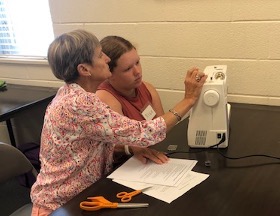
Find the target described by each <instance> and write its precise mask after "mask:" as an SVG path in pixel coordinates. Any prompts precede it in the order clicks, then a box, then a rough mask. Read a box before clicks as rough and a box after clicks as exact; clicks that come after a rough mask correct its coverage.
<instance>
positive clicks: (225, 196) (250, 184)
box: [52, 104, 280, 216]
mask: <svg viewBox="0 0 280 216" xmlns="http://www.w3.org/2000/svg"><path fill="white" fill-rule="evenodd" d="M231 105H232V111H231V119H230V138H229V146H228V148H227V149H224V150H222V153H223V154H225V155H228V156H231V157H239V156H246V155H252V154H266V155H274V156H277V157H278V158H279V157H280V107H269V106H258V105H246V104H231ZM187 123H188V119H186V120H184V121H182V122H181V123H180V124H178V125H177V126H176V127H175V128H174V129H172V130H171V131H170V133H169V134H168V136H167V138H166V140H164V141H163V142H162V143H159V144H158V145H156V146H155V148H156V149H159V150H163V151H167V146H168V145H170V144H175V145H178V149H177V151H182V152H183V151H192V152H193V153H177V154H172V155H171V156H172V157H176V158H186V159H195V160H198V163H197V165H196V166H195V167H194V169H193V170H194V171H197V172H202V173H207V174H209V175H210V176H209V177H208V178H207V179H206V180H205V181H203V182H202V183H201V184H199V185H197V186H196V187H194V188H192V189H191V190H190V191H188V192H187V193H185V194H184V195H183V196H181V197H179V198H178V199H176V200H174V201H173V202H172V203H171V204H167V203H165V202H163V201H160V200H157V199H155V198H152V197H149V196H147V195H145V194H141V195H138V196H136V197H134V199H133V201H134V202H148V203H149V204H150V205H149V207H148V208H140V209H113V210H112V209H104V210H100V211H96V212H85V211H82V210H81V209H80V208H79V203H80V202H81V201H83V200H85V199H86V198H87V197H88V196H100V195H102V196H105V197H106V198H107V199H109V200H110V201H115V202H117V201H118V199H117V198H116V197H115V196H116V193H117V192H120V191H123V190H128V189H127V188H126V187H125V186H122V185H119V184H117V183H114V182H112V181H111V180H110V179H107V178H102V179H101V180H99V181H97V182H96V183H94V184H93V185H91V186H90V187H89V188H87V189H86V190H84V191H83V192H81V193H80V194H79V195H77V196H76V197H74V198H73V199H72V200H70V201H69V202H68V203H66V204H65V205H63V206H62V207H61V208H59V209H57V210H56V211H54V212H53V214H52V216H64V215H65V216H70V215H71V216H79V215H102V216H106V215H110V216H112V215H114V216H131V215H134V216H143V215H145V216H172V215H174V216H186V215H190V216H191V215H198V216H212V215H213V216H243V215H244V216H251V215H265V216H274V215H275V216H278V215H280V160H279V159H272V158H267V157H249V158H246V159H236V160H232V159H226V158H225V157H223V156H221V154H219V153H218V151H217V149H205V151H202V152H199V153H195V152H196V151H197V149H190V148H189V147H188V145H187V137H186V134H187V133H186V132H187ZM206 160H209V161H210V162H211V164H210V166H205V161H206Z"/></svg>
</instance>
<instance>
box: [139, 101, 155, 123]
mask: <svg viewBox="0 0 280 216" xmlns="http://www.w3.org/2000/svg"><path fill="white" fill-rule="evenodd" d="M141 114H142V116H143V117H144V118H145V119H146V120H152V119H153V118H154V117H155V116H156V112H155V111H154V109H153V107H152V106H151V105H148V106H147V107H146V108H145V109H144V111H143V112H142V113H141Z"/></svg>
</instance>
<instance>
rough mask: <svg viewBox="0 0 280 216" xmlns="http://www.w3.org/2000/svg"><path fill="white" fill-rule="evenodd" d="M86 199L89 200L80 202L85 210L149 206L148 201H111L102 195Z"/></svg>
mask: <svg viewBox="0 0 280 216" xmlns="http://www.w3.org/2000/svg"><path fill="white" fill-rule="evenodd" d="M87 199H88V200H89V201H83V202H81V203H80V208H81V209H83V210H85V211H97V210H100V209H102V208H113V209H114V208H143V207H148V206H149V203H113V202H110V201H109V200H106V199H105V198H104V197H103V196H97V197H88V198H87Z"/></svg>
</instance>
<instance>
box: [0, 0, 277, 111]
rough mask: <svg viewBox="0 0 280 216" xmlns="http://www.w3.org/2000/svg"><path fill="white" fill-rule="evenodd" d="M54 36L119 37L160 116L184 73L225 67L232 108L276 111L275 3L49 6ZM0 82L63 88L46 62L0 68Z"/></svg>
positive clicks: (178, 92) (83, 1)
mask: <svg viewBox="0 0 280 216" xmlns="http://www.w3.org/2000/svg"><path fill="white" fill-rule="evenodd" d="M49 3H50V9H51V15H52V19H53V27H54V32H55V35H59V34H61V33H63V32H67V31H70V30H73V29H77V28H82V29H85V30H89V31H91V32H93V33H94V34H95V35H96V36H97V37H98V38H99V39H101V38H102V37H104V36H106V35H121V36H124V37H125V38H127V39H129V40H130V41H132V42H133V43H134V44H135V46H136V47H137V49H138V52H139V54H140V55H141V62H142V67H143V74H144V79H145V80H147V81H149V82H151V83H152V84H154V85H155V87H156V88H157V89H158V91H159V93H160V96H161V98H162V101H163V105H164V109H165V110H168V109H169V108H170V107H172V106H173V105H174V103H175V102H176V101H178V100H179V99H180V98H182V96H183V93H182V90H183V77H184V75H185V73H186V71H187V69H188V68H190V67H192V66H198V67H199V68H201V69H202V70H203V69H204V67H206V66H207V65H213V64H226V65H228V71H227V74H228V94H229V95H228V100H229V102H241V103H253V104H265V105H277V106H279V105H280V77H279V70H280V40H279V38H280V1H275V0H250V1H244V0H211V1H206V0H199V1H197V0H188V1H186V0H102V1H100V0H79V1H75V0H59V1H57V0H49ZM0 79H5V80H6V81H8V82H11V83H21V84H28V85H43V86H57V87H58V86H60V85H61V84H62V83H61V82H58V81H57V80H56V79H55V78H54V76H53V75H52V73H51V71H50V70H49V68H48V66H47V63H46V62H37V63H33V62H28V63H26V62H21V63H19V64H18V63H13V62H12V63H11V62H0Z"/></svg>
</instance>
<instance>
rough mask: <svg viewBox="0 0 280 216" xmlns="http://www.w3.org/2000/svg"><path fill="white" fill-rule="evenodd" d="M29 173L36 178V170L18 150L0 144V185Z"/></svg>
mask: <svg viewBox="0 0 280 216" xmlns="http://www.w3.org/2000/svg"><path fill="white" fill-rule="evenodd" d="M29 171H32V173H33V175H34V176H35V177H37V174H38V173H37V171H36V169H35V168H34V167H33V165H32V164H31V162H30V161H29V160H28V159H27V157H26V156H25V155H24V154H23V153H22V152H21V151H20V150H18V149H17V148H16V147H14V146H12V145H9V144H5V143H0V183H2V182H5V181H7V180H8V179H10V178H13V177H16V176H19V175H21V174H24V173H27V172H29Z"/></svg>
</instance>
